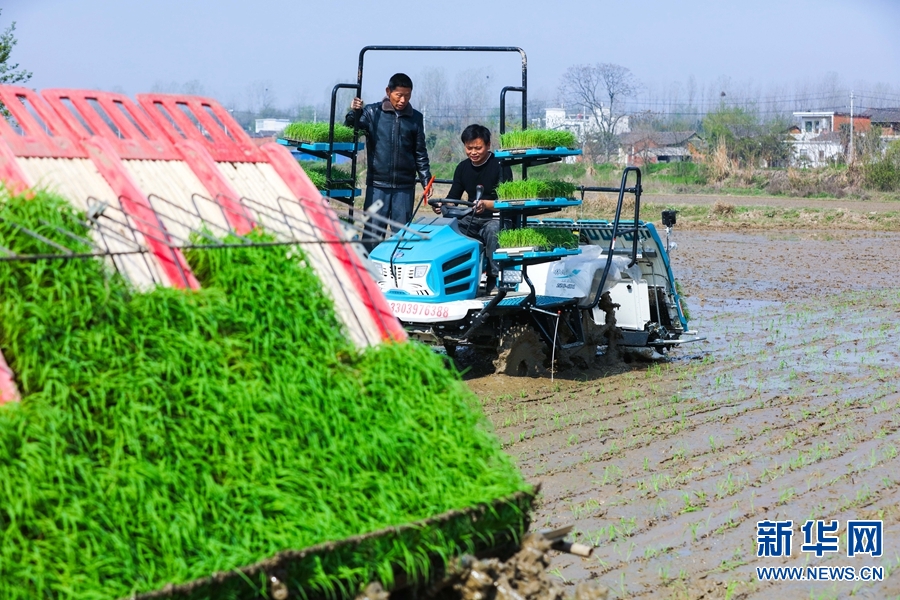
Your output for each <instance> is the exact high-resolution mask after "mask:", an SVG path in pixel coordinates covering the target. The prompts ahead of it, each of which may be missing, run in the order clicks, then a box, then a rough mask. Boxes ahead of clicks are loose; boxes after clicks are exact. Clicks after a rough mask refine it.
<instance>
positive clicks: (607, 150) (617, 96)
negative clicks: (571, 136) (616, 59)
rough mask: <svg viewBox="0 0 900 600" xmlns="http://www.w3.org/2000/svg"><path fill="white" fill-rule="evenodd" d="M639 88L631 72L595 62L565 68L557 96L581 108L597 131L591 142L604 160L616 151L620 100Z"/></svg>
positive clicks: (622, 101) (620, 119) (620, 115)
mask: <svg viewBox="0 0 900 600" xmlns="http://www.w3.org/2000/svg"><path fill="white" fill-rule="evenodd" d="M638 88H639V84H638V82H637V80H636V79H635V78H634V75H632V73H631V71H630V70H629V69H628V68H626V67H623V66H621V65H616V64H612V63H596V64H593V65H574V66H572V67H569V68H568V69H567V70H566V72H565V73H564V74H563V76H562V80H561V82H560V96H561V97H562V99H563V102H565V103H566V104H568V105H574V106H580V107H584V109H585V112H586V113H587V114H586V115H585V117H587V118H590V119H591V120H592V121H593V123H594V125H595V127H596V131H597V135H596V140H595V143H596V144H597V145H598V147H599V150H600V151H601V153H602V154H603V156H604V158H605V160H607V161H608V160H609V159H610V156H611V155H612V154H614V153H615V152H616V151H617V148H618V145H617V142H616V134H617V133H618V129H619V124H620V123H621V122H622V119H623V118H624V117H625V116H626V115H625V113H624V112H623V110H622V108H621V107H622V105H623V103H624V100H625V99H627V98H630V97H632V96H634V95H635V94H636V93H637V91H638Z"/></svg>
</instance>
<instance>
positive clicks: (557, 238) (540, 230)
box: [497, 227, 578, 251]
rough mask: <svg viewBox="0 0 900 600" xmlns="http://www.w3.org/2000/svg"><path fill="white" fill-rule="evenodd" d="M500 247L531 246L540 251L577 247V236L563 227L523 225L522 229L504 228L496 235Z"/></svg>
mask: <svg viewBox="0 0 900 600" xmlns="http://www.w3.org/2000/svg"><path fill="white" fill-rule="evenodd" d="M497 240H498V243H499V245H500V247H501V248H527V247H533V248H537V249H538V250H540V251H547V250H553V249H554V248H566V249H569V250H572V249H575V248H578V236H577V235H575V234H574V233H572V232H571V231H566V230H565V229H556V228H554V227H525V228H522V229H504V230H502V231H501V232H500V233H499V235H498V237H497Z"/></svg>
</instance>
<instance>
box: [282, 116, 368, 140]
mask: <svg viewBox="0 0 900 600" xmlns="http://www.w3.org/2000/svg"><path fill="white" fill-rule="evenodd" d="M281 137H283V138H284V139H286V140H291V141H294V142H303V143H308V144H315V143H319V142H327V141H328V123H324V122H323V123H310V122H308V121H298V122H296V123H291V124H290V125H288V126H287V127H285V128H284V131H283V132H282V133H281ZM334 141H335V142H352V141H353V128H352V127H347V126H346V125H339V124H338V123H335V124H334Z"/></svg>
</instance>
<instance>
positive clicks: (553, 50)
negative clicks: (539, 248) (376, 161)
mask: <svg viewBox="0 0 900 600" xmlns="http://www.w3.org/2000/svg"><path fill="white" fill-rule="evenodd" d="M0 7H2V10H3V12H2V15H0V27H2V28H5V27H6V26H7V25H8V24H9V23H10V22H11V21H16V22H17V30H16V35H17V37H18V39H19V44H18V46H17V47H16V48H15V50H14V53H13V59H14V61H15V62H18V63H20V65H21V66H22V67H23V68H26V69H28V70H30V71H32V72H33V73H34V77H33V79H32V80H31V82H30V84H29V85H30V86H31V87H35V88H38V89H43V88H49V87H75V88H94V89H106V90H113V89H118V90H121V91H125V92H126V93H128V94H135V93H138V92H142V91H150V88H151V87H153V86H154V84H168V83H169V82H176V83H184V82H187V81H191V80H199V81H200V82H201V83H202V85H203V86H204V88H205V90H206V92H207V93H208V94H209V95H212V96H215V97H217V98H218V99H219V100H221V101H222V102H224V103H238V104H241V103H246V102H247V96H248V90H249V89H250V88H252V87H253V86H254V85H256V86H257V87H258V86H259V85H260V82H268V85H270V86H271V89H272V91H273V92H274V93H275V94H276V96H277V99H278V104H279V105H287V104H289V103H295V102H305V103H311V104H319V103H321V102H324V101H326V100H327V98H328V93H329V92H330V89H331V87H332V86H333V85H334V84H335V83H337V82H339V81H342V82H354V81H355V80H356V66H357V60H358V53H359V49H360V48H361V47H362V46H364V45H372V44H379V45H388V44H404V45H419V44H428V45H447V44H453V45H464V44H465V45H510V46H520V47H522V48H524V49H525V51H526V52H527V53H528V73H529V84H530V85H529V92H530V93H531V94H533V95H534V96H535V97H538V96H543V97H545V98H548V99H549V98H554V97H555V88H556V86H557V83H558V81H559V78H560V75H561V74H562V73H563V71H565V69H566V68H567V67H569V66H571V65H574V64H578V63H593V62H612V63H618V64H621V65H623V66H626V67H628V68H630V69H631V70H632V72H633V73H634V74H635V76H636V77H637V78H638V79H639V80H640V81H642V82H644V83H645V84H647V85H648V86H659V85H665V84H667V83H668V82H671V81H675V80H678V81H685V80H687V78H688V77H690V76H694V77H695V79H696V81H697V82H698V83H699V84H701V85H703V84H704V83H710V82H713V81H716V80H717V79H718V78H720V77H722V76H725V77H729V78H731V80H732V81H734V82H753V84H754V85H758V86H761V87H762V88H763V89H769V88H770V87H771V84H774V83H782V84H790V83H791V82H795V81H797V80H810V81H812V80H816V79H817V78H818V79H821V78H822V77H823V76H824V75H825V74H826V73H829V72H833V73H836V74H837V76H838V78H839V80H840V81H841V82H843V83H845V84H847V85H855V84H856V83H857V82H867V83H877V82H884V83H886V84H889V85H890V86H892V87H893V88H895V89H900V35H898V34H897V31H898V30H897V27H898V23H900V2H898V1H897V0H842V1H836V0H753V1H750V2H748V1H747V0H741V1H731V0H643V1H642V2H625V1H618V2H611V1H608V0H572V1H566V0H556V1H554V2H537V1H535V0H517V1H510V2H496V1H494V0H447V1H443V2H438V1H434V0H421V1H419V2H408V1H404V0H397V1H395V2H392V3H388V2H376V1H369V2H362V1H359V0H340V1H338V2H332V1H329V0H318V1H317V2H311V1H308V0H297V1H294V2H288V1H283V0H256V1H255V2H239V1H237V0H215V1H213V0H153V1H152V2H150V1H138V0H78V1H72V0H66V1H63V0H0ZM427 66H443V67H445V68H446V69H447V70H448V72H449V73H454V72H457V71H460V70H463V69H468V68H477V67H483V66H490V67H491V71H490V73H491V77H492V78H493V81H496V85H497V89H499V87H500V86H502V85H516V84H517V83H519V81H520V73H521V70H520V62H519V58H518V56H517V55H512V54H509V55H468V56H462V57H459V56H457V57H453V58H450V57H447V56H446V55H435V54H428V55H419V56H410V55H400V54H395V53H384V54H378V55H369V58H367V60H366V76H365V80H364V93H363V96H364V98H365V99H366V100H367V101H373V100H376V99H377V97H380V95H381V90H383V88H384V85H385V83H386V81H385V79H386V77H387V76H388V75H390V73H392V72H394V71H407V72H409V73H410V74H414V73H416V72H421V71H422V70H423V69H424V68H426V67H427ZM413 101H414V103H415V98H414V99H413ZM898 104H900V102H898Z"/></svg>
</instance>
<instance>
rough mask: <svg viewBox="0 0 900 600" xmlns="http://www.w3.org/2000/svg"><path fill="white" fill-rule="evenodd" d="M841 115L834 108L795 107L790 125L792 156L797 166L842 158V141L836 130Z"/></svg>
mask: <svg viewBox="0 0 900 600" xmlns="http://www.w3.org/2000/svg"><path fill="white" fill-rule="evenodd" d="M843 117H845V115H843V114H842V113H838V112H835V111H824V110H823V111H798V112H795V113H794V120H795V122H796V125H795V126H794V127H792V128H791V130H790V133H791V137H792V138H793V139H792V140H791V145H792V147H793V157H792V159H791V162H792V163H793V164H794V165H795V166H800V167H824V166H826V165H828V164H830V163H833V162H834V161H835V160H838V159H840V158H843V156H844V145H843V143H842V142H841V134H840V132H839V128H840V123H841V122H842V121H844V120H846V119H844V118H843Z"/></svg>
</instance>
